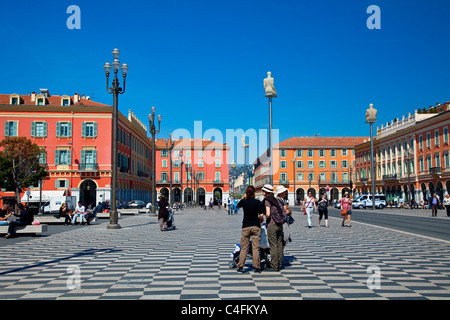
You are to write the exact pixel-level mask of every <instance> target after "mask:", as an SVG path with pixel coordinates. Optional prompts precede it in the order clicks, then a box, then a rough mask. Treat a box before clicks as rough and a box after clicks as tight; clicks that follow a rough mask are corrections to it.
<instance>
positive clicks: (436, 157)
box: [434, 152, 441, 167]
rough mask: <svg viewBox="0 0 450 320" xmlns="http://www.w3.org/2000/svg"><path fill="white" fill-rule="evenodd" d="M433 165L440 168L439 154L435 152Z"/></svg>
mask: <svg viewBox="0 0 450 320" xmlns="http://www.w3.org/2000/svg"><path fill="white" fill-rule="evenodd" d="M434 165H435V166H436V167H440V166H441V154H440V153H439V152H436V153H435V154H434Z"/></svg>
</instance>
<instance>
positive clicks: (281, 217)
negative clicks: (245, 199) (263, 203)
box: [266, 197, 286, 224]
mask: <svg viewBox="0 0 450 320" xmlns="http://www.w3.org/2000/svg"><path fill="white" fill-rule="evenodd" d="M266 199H267V200H268V201H269V202H270V204H271V205H272V206H274V207H276V208H277V210H276V211H275V212H273V213H272V211H271V212H270V218H271V219H273V221H274V222H275V223H276V224H283V223H285V222H286V213H285V211H284V208H283V204H282V203H281V202H280V200H278V199H275V198H273V197H272V198H271V197H267V198H266ZM272 199H273V200H275V202H273V200H272Z"/></svg>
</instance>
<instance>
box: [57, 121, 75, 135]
mask: <svg viewBox="0 0 450 320" xmlns="http://www.w3.org/2000/svg"><path fill="white" fill-rule="evenodd" d="M71 136H72V122H57V123H56V137H58V138H67V137H71Z"/></svg>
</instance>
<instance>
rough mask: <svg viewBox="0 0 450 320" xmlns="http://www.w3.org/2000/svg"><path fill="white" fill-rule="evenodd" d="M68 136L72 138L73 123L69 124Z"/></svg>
mask: <svg viewBox="0 0 450 320" xmlns="http://www.w3.org/2000/svg"><path fill="white" fill-rule="evenodd" d="M67 136H68V137H72V122H68V123H67Z"/></svg>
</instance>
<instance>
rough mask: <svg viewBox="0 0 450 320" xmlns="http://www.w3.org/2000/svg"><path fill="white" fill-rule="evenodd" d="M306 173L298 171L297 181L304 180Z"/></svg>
mask: <svg viewBox="0 0 450 320" xmlns="http://www.w3.org/2000/svg"><path fill="white" fill-rule="evenodd" d="M303 179H304V175H303V172H297V181H303Z"/></svg>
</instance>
